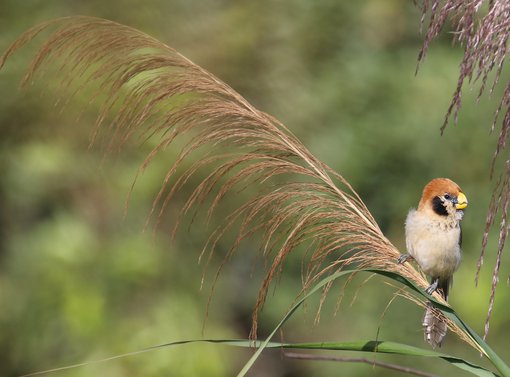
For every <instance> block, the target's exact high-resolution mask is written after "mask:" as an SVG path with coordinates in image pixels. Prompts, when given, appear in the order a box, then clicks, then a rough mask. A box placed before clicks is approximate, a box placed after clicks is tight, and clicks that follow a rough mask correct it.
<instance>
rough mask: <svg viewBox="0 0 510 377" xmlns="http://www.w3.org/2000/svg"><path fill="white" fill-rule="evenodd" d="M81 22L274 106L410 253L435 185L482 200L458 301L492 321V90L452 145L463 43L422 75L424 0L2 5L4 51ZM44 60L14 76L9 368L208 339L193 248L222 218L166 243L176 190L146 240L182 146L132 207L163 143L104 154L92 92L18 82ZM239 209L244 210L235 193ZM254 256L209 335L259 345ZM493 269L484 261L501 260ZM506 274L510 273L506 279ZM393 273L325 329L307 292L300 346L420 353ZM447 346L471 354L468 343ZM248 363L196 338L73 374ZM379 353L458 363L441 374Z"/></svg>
mask: <svg viewBox="0 0 510 377" xmlns="http://www.w3.org/2000/svg"><path fill="white" fill-rule="evenodd" d="M70 14H88V15H94V16H99V17H105V18H109V19H112V20H115V21H118V22H121V23H124V24H128V25H131V26H133V27H136V28H138V29H140V30H143V31H145V32H147V33H149V34H151V35H153V36H154V37H156V38H158V39H160V40H162V41H164V42H166V43H168V44H170V45H171V46H173V47H175V48H176V49H177V50H179V51H181V52H182V53H183V54H184V55H186V56H187V57H189V58H191V59H192V60H193V61H195V62H197V63H198V64H200V65H201V66H203V67H205V68H207V69H209V70H210V71H211V72H213V73H215V74H216V75H217V76H219V77H220V78H222V79H223V80H224V81H226V82H227V83H229V84H231V85H232V86H233V87H234V88H235V89H236V90H238V91H239V92H240V93H241V94H242V95H244V96H245V97H246V98H247V99H248V100H249V101H251V102H252V103H253V104H254V105H255V106H257V107H258V108H260V109H262V110H264V111H266V112H268V113H270V114H273V115H275V116H276V117H277V118H279V119H280V120H282V121H283V122H284V123H285V124H286V125H287V126H288V127H289V128H290V129H291V130H292V131H293V132H294V133H295V134H296V135H298V137H299V138H300V139H301V140H302V141H303V143H304V144H305V145H307V146H308V147H309V149H310V150H311V151H312V153H314V154H315V155H316V156H317V157H319V158H320V159H322V160H323V161H324V162H326V163H327V164H328V165H330V166H331V167H333V168H334V169H336V170H337V171H339V172H341V173H342V174H343V175H344V176H345V177H346V178H347V179H348V180H349V181H350V183H351V184H352V185H353V186H354V188H355V189H356V190H357V191H358V193H359V194H360V195H361V197H362V198H363V199H364V200H365V202H366V204H367V205H368V207H369V209H370V210H371V211H372V213H373V214H374V216H375V218H376V219H377V220H378V222H379V224H380V226H381V228H382V229H383V230H384V232H385V233H386V234H387V236H388V238H390V239H391V240H392V241H393V242H394V243H395V244H396V245H397V246H400V247H403V245H404V242H403V221H404V218H405V215H406V213H407V210H408V209H409V208H410V207H411V206H414V205H416V204H417V200H418V198H419V196H420V190H421V188H422V186H423V185H424V184H425V183H426V182H427V181H428V180H429V179H431V178H433V177H437V176H448V177H450V178H452V179H454V180H455V181H456V182H458V183H459V184H460V185H461V186H462V188H463V189H464V191H465V192H466V194H467V196H468V198H469V200H470V208H469V211H468V212H467V214H466V218H465V220H464V244H463V249H464V261H463V264H462V266H461V269H460V271H459V272H458V273H457V274H456V276H455V284H454V287H453V290H452V294H451V303H452V305H453V306H454V307H455V308H456V310H457V312H458V313H459V314H460V315H461V316H462V317H463V318H464V319H465V320H466V321H468V322H469V323H470V325H471V326H472V327H474V328H475V329H477V330H481V329H483V322H484V318H485V312H486V308H487V303H488V295H489V291H490V284H491V282H490V279H491V271H490V268H489V269H487V270H482V275H481V278H480V284H479V286H478V287H475V286H474V273H475V266H476V258H477V255H478V251H479V249H480V244H481V236H482V233H483V228H484V223H485V221H484V220H485V213H486V211H487V205H488V202H489V199H490V193H491V189H492V187H493V185H494V182H490V181H489V167H490V161H491V157H492V150H493V147H494V145H495V143H496V140H495V136H493V135H489V134H488V133H487V131H486V130H487V127H480V124H484V125H485V124H488V123H489V122H491V120H492V113H491V110H490V109H492V108H493V106H486V101H488V100H486V99H483V100H482V101H481V102H480V103H479V104H478V105H477V106H465V107H464V109H463V110H462V112H461V114H460V119H459V125H457V126H455V127H449V128H448V129H447V130H446V132H445V135H443V136H442V137H441V136H440V133H439V127H440V126H441V124H442V120H443V116H444V112H445V110H446V108H447V106H448V104H449V100H450V95H451V93H452V91H453V89H454V85H455V81H456V77H457V62H458V60H459V56H460V51H459V50H457V49H456V48H452V47H451V46H450V44H449V38H448V36H447V35H445V36H444V38H443V39H442V40H440V41H438V42H437V43H436V44H435V45H433V46H432V49H431V51H430V52H429V55H428V58H427V61H426V62H425V64H423V65H422V67H421V69H420V72H419V74H418V76H416V77H415V76H414V71H415V66H416V57H417V53H418V51H419V49H420V45H421V38H420V36H419V34H418V26H419V10H417V9H415V8H414V7H413V5H412V2H410V1H406V0H391V1H385V2H384V3H383V2H380V1H377V0H373V1H369V0H366V1H361V2H349V1H323V2H316V3H315V2H309V1H304V0H303V1H295V2H271V1H241V2H237V1H202V2H198V1H168V2H164V1H146V2H143V5H141V4H140V3H139V2H135V1H125V2H118V1H112V2H109V3H102V2H99V1H90V2H87V3H86V4H85V3H83V2H77V1H76V2H64V1H54V2H51V3H49V2H36V1H33V2H16V1H4V2H3V4H2V12H0V28H1V29H0V30H1V33H0V48H1V49H5V48H6V47H7V46H8V44H9V43H10V42H11V41H12V40H13V39H14V38H15V37H16V36H17V35H18V34H19V33H21V32H22V31H24V30H25V29H26V28H28V27H30V26H32V25H34V24H36V23H38V22H42V21H45V20H47V19H49V18H53V17H57V16H63V15H70ZM30 52H31V51H30V46H28V48H26V49H24V50H23V51H22V52H21V53H19V54H17V55H16V56H15V57H14V59H13V60H11V61H10V62H9V63H8V65H7V66H6V67H5V68H4V69H3V70H2V71H0V82H1V83H2V84H1V85H2V92H3V93H4V95H2V96H1V98H0V107H1V109H0V126H1V130H2V131H1V132H2V137H1V138H0V143H1V144H0V146H1V149H0V156H1V159H0V166H1V171H2V174H1V175H0V208H1V212H0V225H1V226H0V236H1V238H0V248H1V249H0V253H1V255H0V269H1V270H0V279H1V284H0V300H1V302H2V304H3V307H4V310H2V313H1V314H0V326H1V331H0V350H1V351H2V352H1V353H0V355H1V356H0V358H1V359H0V365H1V367H0V368H1V372H2V375H19V374H23V373H28V372H31V371H34V370H40V369H45V368H51V367H56V366H60V365H64V364H70V363H74V362H80V361H84V360H87V359H97V358H101V357H105V356H110V355H112V354H116V353H123V352H128V351H131V350H136V349H140V348H143V347H146V346H151V345H155V344H159V343H165V342H168V341H172V340H179V339H190V338H199V337H201V336H202V324H203V321H204V320H205V318H206V314H205V309H206V304H207V299H208V296H209V292H210V287H211V279H210V275H212V274H209V275H206V280H205V283H204V288H203V289H202V290H200V285H201V278H202V273H203V270H204V265H200V266H199V265H197V259H198V256H199V254H200V251H201V250H202V247H203V245H204V243H205V240H206V239H207V236H208V234H209V232H210V231H211V230H212V229H214V228H215V225H217V224H219V223H220V220H221V217H222V216H221V215H218V218H217V219H213V223H212V224H210V225H209V226H206V224H205V223H204V222H203V221H202V220H203V219H201V218H200V216H198V217H197V219H195V221H194V222H193V223H192V224H188V225H189V226H184V227H182V228H181V229H180V231H179V232H178V234H177V238H176V239H175V240H171V239H170V237H169V236H168V233H169V232H168V230H169V229H170V228H171V227H172V225H173V222H174V221H175V215H176V212H177V211H178V209H179V208H180V204H182V203H179V201H180V200H184V197H182V198H179V197H178V198H176V199H175V200H176V201H175V205H172V206H171V208H169V210H168V211H167V213H166V216H165V218H164V223H163V224H161V226H160V227H159V228H158V230H156V231H155V232H152V231H151V230H152V229H151V228H150V227H149V228H148V229H147V231H146V232H143V229H144V224H145V220H146V217H147V214H148V212H149V210H150V207H151V203H152V198H153V197H154V195H155V194H156V193H157V190H158V189H159V186H160V184H161V181H162V179H163V177H164V173H165V171H166V169H167V168H168V166H169V165H170V164H171V162H172V159H173V158H174V157H175V155H176V153H177V151H167V152H166V153H165V155H162V156H160V157H159V158H158V159H157V160H155V161H154V164H153V165H152V166H151V167H150V169H149V170H148V171H147V172H146V173H145V174H144V175H143V176H141V177H140V179H139V180H138V183H137V185H136V187H135V190H134V192H133V195H132V197H131V200H130V203H129V209H128V211H127V215H125V214H124V203H125V199H126V195H127V193H128V191H129V189H130V187H131V183H132V181H133V178H134V175H135V173H136V169H137V168H138V164H139V163H140V162H141V161H142V159H143V157H144V155H145V153H147V152H148V151H149V148H150V146H151V145H150V143H151V142H150V141H149V142H148V143H145V144H144V143H142V142H141V141H140V142H138V143H137V142H132V143H130V145H128V146H126V147H125V148H124V150H123V151H122V152H120V153H119V154H113V155H112V154H108V155H106V158H104V157H105V153H104V150H103V149H101V147H100V145H96V146H95V147H93V148H92V149H88V148H87V146H88V143H89V136H90V133H91V131H92V127H93V122H94V119H95V115H96V111H97V109H95V108H91V107H89V106H87V102H86V101H87V99H86V97H80V96H77V97H75V98H74V99H73V101H72V102H71V103H70V104H69V105H68V106H67V107H66V109H65V110H64V111H63V112H60V107H59V106H55V99H56V98H57V97H58V96H60V95H61V93H59V89H60V88H59V87H58V86H57V85H53V83H51V82H46V81H44V80H41V81H37V82H35V84H34V86H33V88H30V89H29V90H25V91H23V92H19V91H18V89H17V88H18V83H19V81H20V79H21V77H22V74H23V71H24V67H25V66H26V64H27V61H28V57H29V56H30ZM474 95H476V93H474V94H473V93H470V92H469V91H466V93H465V96H466V97H468V98H469V97H472V96H474ZM465 103H470V102H469V99H467V100H465ZM471 103H473V101H471ZM253 190H256V188H253ZM230 205H231V206H232V207H234V208H235V205H236V201H235V198H232V204H230ZM227 207H228V206H227ZM226 209H228V208H226ZM204 217H205V216H204ZM491 243H492V248H494V247H495V245H494V241H493V240H492V241H491ZM491 243H489V250H488V252H489V253H490V251H491ZM229 246H230V245H229V244H228V239H227V240H225V241H224V244H222V245H220V250H219V252H218V256H217V257H216V258H215V259H213V260H212V261H211V262H210V266H209V267H208V269H207V271H209V270H210V271H214V269H215V265H217V264H218V263H220V262H221V259H222V258H221V251H222V248H223V250H226V249H228V247H229ZM257 248H258V245H257V239H254V240H253V243H250V242H246V243H245V244H243V245H242V247H241V250H240V252H239V253H238V255H237V256H236V257H235V258H234V259H233V260H232V261H231V263H229V264H228V265H227V266H226V267H225V270H224V274H223V276H222V278H221V279H220V281H219V283H218V285H217V286H216V288H215V293H214V296H213V301H212V304H211V307H210V311H209V313H208V316H207V320H206V323H205V334H206V336H207V337H222V338H229V337H241V338H242V337H246V336H247V334H248V331H249V327H250V315H251V310H252V308H253V305H254V303H255V299H256V292H257V290H258V286H259V283H260V278H261V274H262V271H261V269H260V268H257V267H260V266H261V265H262V264H263V261H261V260H260V259H258V258H257V257H256V253H255V252H256V250H257ZM491 258H492V259H491ZM492 261H493V256H491V255H488V257H487V258H486V263H487V264H488V265H489V266H490V265H492ZM300 263H301V258H300V256H299V255H298V253H297V254H296V256H295V257H294V258H292V257H291V258H290V259H289V262H288V265H287V266H286V268H285V271H284V274H283V275H282V280H281V282H280V284H279V285H278V287H277V288H276V290H275V294H274V295H273V296H272V297H270V298H269V299H268V303H267V305H266V308H265V309H264V312H263V314H262V318H261V323H260V325H259V328H260V329H261V332H262V334H264V331H267V330H268V329H271V327H272V326H273V325H274V323H275V322H276V321H277V320H278V319H279V318H280V317H281V315H282V314H283V312H284V311H285V309H286V308H288V307H289V305H290V304H291V303H292V301H293V299H294V297H295V296H296V294H297V293H298V292H299V290H300V287H301V279H300V273H301V266H300ZM508 271H509V269H508V267H506V266H503V274H502V275H501V276H508ZM380 282H381V280H380V279H379V278H374V279H372V280H371V281H369V282H368V283H366V284H365V285H364V286H363V287H362V288H360V290H359V291H357V289H358V285H360V284H361V283H362V279H360V280H359V281H356V282H354V283H351V285H350V286H349V287H348V288H347V289H346V290H345V292H343V291H342V287H341V286H339V287H338V288H337V289H334V292H332V293H336V292H338V296H340V295H341V294H343V293H344V294H345V297H344V298H343V301H342V302H341V304H340V308H339V311H338V313H337V315H336V316H334V315H333V314H334V311H335V304H336V303H335V300H334V299H332V298H330V300H329V301H328V303H327V307H326V308H325V310H324V311H323V313H322V319H321V322H320V324H319V325H314V323H313V318H314V314H315V306H314V304H313V303H310V304H309V305H308V308H307V310H306V311H305V312H304V314H303V315H302V316H301V317H300V316H297V318H299V319H298V320H296V319H294V320H293V321H291V323H290V324H289V325H288V326H287V327H286V329H285V337H286V340H289V341H312V340H313V341H319V340H324V341H326V340H351V339H359V338H375V337H377V336H379V337H380V338H383V339H388V340H394V341H402V342H406V343H409V344H415V345H420V346H423V345H424V344H423V341H422V334H421V328H420V323H421V316H422V313H421V312H420V310H419V309H418V308H416V307H414V306H413V305H412V304H411V303H409V302H406V301H405V300H396V301H395V302H394V303H393V304H392V305H391V306H390V308H389V310H388V311H387V312H386V313H385V315H384V318H382V317H381V316H382V313H383V311H384V309H385V306H386V304H387V303H388V302H389V300H390V299H391V297H392V289H391V288H389V287H386V286H384V285H382V284H380ZM355 295H357V299H356V300H355V301H354V304H353V305H352V306H351V305H350V303H351V300H352V299H353V297H354V296H355ZM509 300H510V294H509V293H508V288H507V287H502V288H501V289H500V290H499V292H498V296H497V297H496V304H495V305H496V306H495V313H494V317H493V320H492V323H491V331H490V334H489V339H488V340H489V342H490V343H491V345H492V346H493V347H494V348H495V349H496V350H497V351H500V352H501V355H502V356H503V357H504V356H505V354H504V351H503V350H504V349H505V344H506V339H505V334H506V333H507V332H508V331H509V330H510V322H509V321H508V319H507V316H506V314H505V312H504V308H505V307H506V306H507V305H508V302H509ZM378 331H379V335H378ZM479 332H481V331H479ZM444 349H445V350H447V351H448V353H452V354H455V353H462V352H465V351H464V350H465V347H464V346H463V345H462V344H461V343H459V342H458V341H457V340H456V339H455V338H454V337H453V336H449V337H448V338H447V341H446V343H445V345H444ZM471 352H472V351H471ZM248 354H249V352H240V351H237V350H232V349H225V348H222V347H215V346H212V345H200V346H199V345H193V346H183V347H182V348H175V349H171V350H159V351H155V352H153V353H149V354H144V355H141V356H136V357H131V358H127V359H123V360H120V361H114V362H110V363H106V364H100V365H94V366H90V367H85V368H81V369H77V370H73V371H68V372H65V373H63V375H69V376H75V375H76V376H79V375H83V376H85V375H90V374H92V373H101V374H102V375H109V376H117V375H118V376H120V375H123V376H131V375H132V376H138V375H143V376H159V375H168V374H169V373H170V374H172V375H182V376H192V375H197V376H198V375H210V376H214V375H218V376H222V375H227V374H232V373H233V371H235V370H236V369H237V368H238V366H239V365H240V363H242V361H243V360H244V359H245V358H246V356H247V355H248ZM460 356H462V354H460ZM380 358H381V359H384V360H390V361H393V362H399V363H407V364H410V365H413V366H415V367H418V368H421V369H426V370H429V371H432V372H435V373H444V374H447V373H450V372H451V370H449V369H446V370H445V369H443V368H448V367H447V366H445V365H423V364H418V362H416V361H415V360H402V359H401V358H398V359H397V358H394V357H383V356H381V357H380ZM257 366H258V367H257V368H256V369H255V371H254V374H256V375H266V376H271V375H274V376H280V375H286V374H287V375H309V374H310V373H313V372H315V373H316V372H317V371H318V370H319V371H320V373H321V375H336V374H338V371H339V370H341V371H342V372H343V373H346V374H349V375H357V374H358V375H366V373H367V372H368V368H369V367H368V366H366V365H350V364H341V365H339V364H326V363H321V364H317V363H315V364H314V363H306V362H301V361H293V362H291V361H285V360H281V357H280V355H279V353H278V351H273V353H272V354H271V353H269V354H268V355H267V356H265V357H264V358H263V359H262V361H261V362H259V364H257ZM372 372H373V373H374V374H376V373H378V375H381V376H383V375H391V372H388V371H383V370H375V371H372V370H370V373H372Z"/></svg>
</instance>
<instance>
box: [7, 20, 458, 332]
mask: <svg viewBox="0 0 510 377" xmlns="http://www.w3.org/2000/svg"><path fill="white" fill-rule="evenodd" d="M43 31H44V32H45V33H46V32H49V33H50V34H49V36H48V37H46V38H45V39H44V41H43V42H42V44H41V46H40V47H39V50H38V51H37V52H36V54H35V56H34V58H33V60H32V62H31V64H30V65H29V67H28V70H27V73H26V75H25V77H24V78H23V84H24V85H26V84H29V83H31V82H32V81H33V80H34V78H35V76H36V75H37V74H49V73H48V72H57V74H58V79H59V81H60V83H61V85H62V92H63V93H66V94H65V95H63V98H65V100H64V99H62V103H63V104H65V103H66V102H68V101H69V100H70V99H69V98H67V97H64V96H68V95H69V93H71V96H72V93H77V92H79V91H84V90H85V88H93V90H94V92H92V94H91V98H90V101H94V102H96V103H98V104H99V105H100V110H99V114H98V117H97V121H96V125H95V129H94V131H93V133H92V141H91V142H92V143H93V142H94V141H95V140H97V139H102V140H106V146H107V149H108V150H118V149H120V148H122V146H123V145H125V143H126V142H127V141H128V140H130V139H131V138H133V137H138V138H140V139H141V140H144V139H147V138H149V137H153V136H156V137H159V139H157V140H158V142H157V143H156V145H155V146H154V148H153V149H152V151H151V152H150V153H149V154H148V156H147V157H146V158H145V160H144V161H142V162H141V164H140V168H139V171H138V174H137V177H136V178H135V182H136V179H137V178H138V176H139V175H140V174H141V173H142V172H143V171H144V170H145V169H146V168H147V167H148V166H149V164H150V163H151V161H153V159H154V158H155V157H156V156H157V155H158V154H159V153H160V152H161V151H163V150H164V149H166V148H169V147H170V146H173V145H175V143H176V141H177V139H179V140H182V141H183V144H181V145H183V146H182V149H181V150H180V153H179V155H178V156H177V158H176V159H175V161H174V162H173V163H171V164H170V166H169V168H168V171H167V173H166V175H165V177H163V179H162V184H161V190H160V191H159V193H158V194H157V195H156V197H155V199H154V202H153V205H152V209H151V211H150V215H149V218H150V219H153V220H155V221H156V222H158V221H159V220H161V219H162V218H163V216H164V214H165V210H166V209H167V208H168V206H170V205H171V203H172V199H173V198H174V197H175V194H176V193H177V192H179V191H180V190H182V188H183V187H184V186H185V185H186V183H188V182H189V181H190V180H191V178H192V177H193V176H195V175H197V174H199V172H200V171H203V170H204V168H205V169H208V171H209V174H208V175H207V176H206V177H202V178H201V183H200V184H198V185H197V186H196V187H195V188H194V190H193V191H192V192H191V194H190V195H189V197H188V200H187V202H186V203H185V205H184V206H183V208H182V210H181V212H180V217H181V218H182V216H184V215H185V214H186V213H188V212H189V211H190V210H191V209H192V208H193V207H195V206H196V205H198V204H200V203H203V202H204V201H205V200H206V199H209V200H211V202H210V203H211V204H210V208H209V209H208V211H207V214H208V216H211V215H212V213H213V212H214V211H215V209H216V208H217V206H218V205H219V203H220V202H221V201H222V200H223V199H224V198H225V197H227V196H228V195H229V194H230V195H232V194H235V193H236V192H237V191H238V190H240V189H242V188H243V187H245V186H248V185H257V187H259V188H260V190H259V193H258V194H255V195H254V197H252V198H250V199H249V200H247V201H246V202H245V203H244V204H243V205H241V206H240V207H239V208H238V209H236V210H234V211H233V212H232V213H231V214H230V216H228V217H227V218H226V220H225V223H224V225H223V226H222V227H221V228H218V229H217V230H216V231H214V232H213V233H212V235H211V237H210V239H209V242H208V245H207V247H206V249H204V252H205V253H212V252H214V249H215V246H216V245H217V242H218V241H219V240H220V239H221V238H222V236H224V235H225V234H226V232H228V231H229V230H230V229H233V227H234V226H235V225H237V226H239V228H238V229H239V230H238V233H237V234H238V236H237V239H236V240H235V242H234V243H233V246H232V248H231V249H230V250H229V251H228V252H227V253H226V255H225V262H226V261H227V260H228V259H229V257H230V256H231V255H232V254H233V253H234V252H235V251H236V247H237V246H238V245H239V243H240V242H241V241H242V240H243V239H245V238H247V237H249V236H251V235H253V234H254V233H256V232H257V233H261V234H262V240H261V253H262V255H264V257H265V258H266V260H267V262H268V263H267V270H266V274H265V277H264V278H263V281H262V284H261V287H260V290H259V294H258V298H257V300H256V303H255V305H254V311H253V328H252V332H251V336H252V338H255V337H256V334H257V320H258V313H259V311H260V309H261V308H262V307H263V305H264V302H265V300H266V296H267V292H268V290H269V287H270V285H271V283H272V282H273V281H274V279H275V277H277V276H278V275H279V274H280V273H281V271H282V268H283V265H284V263H285V260H286V258H287V257H288V256H289V254H291V253H292V252H293V251H294V250H296V248H297V247H298V246H304V247H305V248H306V249H307V250H308V253H307V254H306V261H305V262H304V266H305V267H304V270H303V292H304V291H306V289H307V288H309V287H310V286H311V285H312V283H314V282H317V281H319V279H323V278H324V277H326V276H329V275H331V274H334V273H335V272H338V271H339V270H342V269H344V268H345V267H346V266H349V268H352V267H358V268H375V269H381V270H386V271H389V272H393V273H397V274H399V275H401V276H403V277H405V278H406V279H408V280H411V281H413V282H414V283H415V284H416V285H418V286H420V287H422V288H424V289H425V288H426V287H427V286H428V283H427V280H426V279H425V277H424V276H423V274H421V272H419V271H417V270H416V269H415V268H414V267H413V266H412V265H411V264H409V263H406V264H404V265H398V264H397V263H396V260H397V258H398V256H399V255H400V252H399V251H398V250H397V249H396V247H395V246H394V245H393V244H392V243H391V242H390V241H389V240H388V239H387V238H386V237H385V236H384V234H383V233H382V232H381V230H380V228H379V226H378V225H377V222H376V221H375V219H374V218H373V216H372V214H371V213H370V211H369V210H368V208H367V207H366V206H365V204H364V203H363V201H362V199H361V198H360V197H359V196H358V194H357V193H356V192H355V190H354V189H353V188H352V187H351V185H350V184H349V183H348V181H347V180H346V179H344V177H343V176H342V175H340V174H338V173H337V172H335V171H333V170H332V169H331V168H329V167H328V166H326V165H325V164H324V163H322V162H321V161H320V160H318V159H317V158H316V157H315V156H313V155H312V154H311V153H310V152H309V151H308V149H307V148H306V147H305V146H304V145H303V144H302V143H301V142H300V141H299V140H298V139H297V138H296V137H295V136H294V135H293V134H292V132H291V131H290V130H289V129H288V128H287V127H285V126H284V125H283V124H282V123H281V122H280V121H278V120H277V119H275V118H274V117H272V116H271V115H269V114H266V113H264V112H263V111H260V110H258V109H256V108H254V107H253V106H252V105H251V104H250V103H249V102H248V101H246V99H244V98H243V97H242V96H241V95H240V94H239V93H237V92H236V91H235V90H233V89H232V88H231V87H230V86H228V85H227V84H226V83H224V82H222V81H221V80H219V79H218V78H217V77H215V76H214V75H212V74H211V73H209V72H207V71H206V70H204V69H203V68H201V67H200V66H198V65H196V64H194V63H193V62H191V61H190V60H189V59H187V58H185V57H184V56H182V55H181V54H179V53H178V52H177V51H176V50H174V49H173V48H171V47H169V46H167V45H166V44H164V43H162V42H160V41H158V40H156V39H154V38H152V37H150V36H148V35H146V34H143V33H141V32H140V31H137V30H135V29H132V28H130V27H127V26H125V25H121V24H118V23H115V22H112V21H108V20H104V19H98V18H92V17H71V18H62V19H57V20H54V21H50V22H47V23H45V24H42V25H38V26H36V27H34V28H32V29H30V30H28V31H27V32H25V33H24V34H22V35H21V36H20V37H19V38H18V39H17V40H16V41H15V42H14V43H13V44H12V45H11V47H10V48H9V49H8V50H7V51H6V52H5V53H4V55H3V56H2V57H1V58H0V68H1V67H2V66H3V65H4V64H5V62H6V60H7V59H8V58H9V57H10V56H11V55H12V54H13V53H14V52H15V51H16V50H18V49H20V48H21V47H23V46H24V45H25V44H27V43H28V42H30V41H32V40H33V39H34V38H35V37H37V36H38V35H39V34H40V33H42V32H43ZM87 93H88V92H87ZM225 151H228V152H225ZM191 157H193V161H195V162H194V163H192V164H191V165H190V167H188V168H184V167H185V166H187V165H185V164H184V162H185V161H189V160H190V159H191ZM181 168H184V170H183V169H181ZM220 272H221V267H220V269H219V270H218V271H217V273H216V277H217V276H219V274H220ZM329 287H330V285H328V286H326V288H325V289H326V291H325V292H326V293H327V292H328V289H329ZM436 297H437V298H438V299H440V297H439V296H436ZM455 326H456V325H455V324H451V327H452V329H453V330H454V331H457V332H461V330H459V329H458V328H455Z"/></svg>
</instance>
